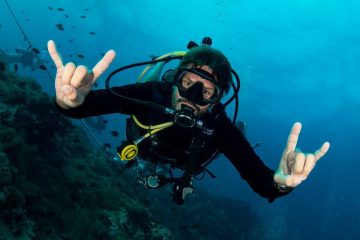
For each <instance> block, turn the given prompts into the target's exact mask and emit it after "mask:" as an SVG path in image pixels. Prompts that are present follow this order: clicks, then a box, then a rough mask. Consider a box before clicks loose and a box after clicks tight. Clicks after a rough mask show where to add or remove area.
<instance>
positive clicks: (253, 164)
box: [217, 117, 289, 202]
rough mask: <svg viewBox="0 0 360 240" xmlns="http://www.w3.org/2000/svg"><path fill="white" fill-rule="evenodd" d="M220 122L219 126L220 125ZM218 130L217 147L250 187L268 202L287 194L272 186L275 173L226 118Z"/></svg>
mask: <svg viewBox="0 0 360 240" xmlns="http://www.w3.org/2000/svg"><path fill="white" fill-rule="evenodd" d="M220 122H221V124H220ZM220 122H219V123H218V124H217V125H218V126H217V128H218V129H219V132H220V134H219V138H218V147H219V150H220V152H222V153H223V154H224V155H225V156H226V157H227V158H228V159H229V160H230V161H231V163H232V164H233V166H234V167H235V168H236V169H237V171H238V172H239V173H240V176H241V177H242V178H243V179H244V180H245V181H246V182H247V183H248V184H249V185H250V187H251V188H252V189H253V191H255V192H256V193H258V194H259V195H260V196H262V197H264V198H268V200H269V202H273V201H274V200H275V198H277V197H280V196H283V195H286V194H288V193H289V192H280V191H279V190H278V189H277V188H276V187H275V185H274V180H273V177H274V174H275V171H274V170H272V169H270V168H269V167H267V166H266V165H265V164H264V163H263V161H262V160H261V159H260V157H259V156H258V155H257V154H256V153H255V151H254V149H253V148H252V147H251V145H250V143H249V142H248V141H247V139H246V138H245V136H244V135H243V134H242V133H241V132H240V130H239V129H238V128H237V127H236V126H235V125H234V124H232V122H231V121H230V119H229V118H228V117H224V118H222V120H221V121H220Z"/></svg>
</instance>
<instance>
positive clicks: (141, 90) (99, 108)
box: [56, 82, 161, 118]
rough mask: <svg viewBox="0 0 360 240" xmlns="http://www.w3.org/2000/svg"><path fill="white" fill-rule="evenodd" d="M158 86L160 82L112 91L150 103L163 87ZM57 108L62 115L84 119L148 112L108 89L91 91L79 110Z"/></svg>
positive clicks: (134, 85) (118, 88)
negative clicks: (156, 92) (113, 114)
mask: <svg viewBox="0 0 360 240" xmlns="http://www.w3.org/2000/svg"><path fill="white" fill-rule="evenodd" d="M158 85H159V82H156V83H155V82H148V83H139V84H131V85H125V86H121V87H114V88H112V89H113V90H114V91H115V92H116V93H119V94H121V95H123V96H126V97H130V98H136V99H141V100H145V101H149V100H150V99H151V98H152V96H153V94H154V90H156V88H158V87H161V86H160V85H159V86H158ZM56 105H57V104H56ZM57 108H58V110H59V111H60V112H61V113H62V114H64V115H65V116H67V117H71V118H84V117H91V116H97V115H103V114H111V113H122V114H139V113H144V112H146V111H147V110H148V108H147V107H145V106H143V105H139V104H135V103H134V102H132V101H129V100H125V99H122V98H119V97H116V96H114V95H112V94H111V93H109V92H108V91H107V90H106V89H101V90H92V91H90V93H89V94H88V95H87V96H86V98H85V101H84V103H83V104H82V105H80V106H79V107H77V108H72V109H63V108H61V107H60V106H59V105H57Z"/></svg>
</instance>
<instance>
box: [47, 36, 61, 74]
mask: <svg viewBox="0 0 360 240" xmlns="http://www.w3.org/2000/svg"><path fill="white" fill-rule="evenodd" d="M47 46H48V52H49V54H50V57H51V59H52V60H53V61H54V63H55V66H56V68H57V69H59V68H63V67H64V64H63V62H62V60H61V57H60V55H59V53H58V51H57V49H56V45H55V42H54V41H53V40H49V41H48V44H47Z"/></svg>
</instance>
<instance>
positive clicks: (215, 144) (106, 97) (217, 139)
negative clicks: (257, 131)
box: [58, 82, 287, 202]
mask: <svg viewBox="0 0 360 240" xmlns="http://www.w3.org/2000/svg"><path fill="white" fill-rule="evenodd" d="M113 90H114V91H115V92H118V93H120V94H121V95H124V96H127V97H131V98H136V99H142V100H146V101H151V102H155V103H158V104H161V105H163V106H166V107H171V93H172V84H171V83H169V82H148V83H141V84H132V85H126V86H121V87H115V88H113ZM58 109H59V111H60V112H61V113H63V114H64V115H66V116H68V117H72V118H84V117H89V116H96V115H102V114H111V113H121V114H129V115H130V114H134V115H136V116H137V117H138V118H139V120H140V122H142V123H143V124H145V125H150V124H160V123H163V122H165V121H169V120H170V119H169V118H167V117H166V116H162V115H160V114H158V113H156V112H154V110H152V109H150V108H148V107H145V106H143V105H138V104H134V103H133V102H131V101H128V100H124V99H120V98H118V97H116V96H113V95H112V94H110V93H109V92H108V91H106V90H93V91H91V92H90V93H89V94H88V96H87V97H86V99H85V101H84V103H83V104H82V105H81V106H79V107H77V108H74V109H70V110H64V109H62V108H60V107H59V106H58ZM214 109H216V110H214V111H212V114H210V113H208V114H205V115H204V116H203V117H202V119H203V120H204V122H206V119H210V118H211V116H214V114H216V116H217V117H216V120H215V121H214V129H215V135H214V138H213V139H212V140H211V143H210V144H209V146H208V148H212V149H215V148H216V149H217V150H218V151H219V152H220V153H222V154H224V155H225V156H226V157H227V158H228V159H229V160H230V161H231V163H232V164H233V165H234V167H235V168H236V169H237V170H238V172H239V173H240V175H241V177H242V178H243V179H244V180H245V181H247V183H248V184H249V185H250V186H251V188H252V189H253V190H254V191H255V192H256V193H258V194H259V195H260V196H262V197H264V198H268V199H269V201H270V202H271V201H273V200H274V199H275V198H277V197H280V196H282V195H285V194H287V193H282V192H279V191H278V189H277V188H276V187H275V186H274V184H273V176H274V171H273V170H272V169H270V168H268V167H267V166H265V165H264V163H263V162H262V160H261V159H260V158H259V157H258V156H257V155H256V153H255V152H254V150H253V148H252V147H251V145H250V143H249V142H248V141H247V139H246V138H245V137H244V136H243V134H242V133H241V131H240V130H239V129H238V128H237V127H236V126H235V125H234V124H233V123H232V122H231V120H230V119H229V118H228V117H227V116H226V113H225V111H224V108H223V107H222V104H217V106H216V107H215V108H214ZM211 119H213V118H211ZM191 134H192V132H191V130H186V129H184V128H181V127H177V126H173V127H170V128H168V129H165V130H162V131H160V132H159V133H158V134H157V135H158V141H159V143H160V144H159V145H158V146H157V151H158V152H161V153H162V154H163V155H168V156H169V157H172V156H171V155H175V156H176V157H179V154H181V152H184V151H185V150H186V149H187V148H188V146H189V144H190V142H191V139H192V136H191ZM161 143H164V144H161ZM147 144H149V143H146V142H145V143H144V144H143V145H142V146H145V147H143V148H142V149H140V155H143V156H145V155H146V154H147V153H146V149H148V148H149V147H150V146H149V145H147ZM205 155H206V153H205ZM205 158H206V156H204V159H205ZM178 165H179V166H180V167H181V163H180V164H178Z"/></svg>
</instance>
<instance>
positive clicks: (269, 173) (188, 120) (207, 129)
mask: <svg viewBox="0 0 360 240" xmlns="http://www.w3.org/2000/svg"><path fill="white" fill-rule="evenodd" d="M48 51H49V54H50V56H51V58H52V59H53V61H54V63H55V65H56V68H57V73H56V79H55V81H56V82H55V90H56V98H55V102H56V106H57V108H58V110H59V111H60V112H61V113H62V114H64V115H65V116H68V117H72V118H78V119H80V118H85V117H90V116H98V115H103V114H113V113H120V114H127V115H131V117H130V118H129V119H128V121H127V129H126V135H127V141H125V142H123V143H122V144H121V146H119V147H118V148H117V152H118V154H119V157H120V158H121V159H122V160H124V161H129V162H131V161H133V163H134V164H136V165H139V179H138V181H139V182H141V183H142V184H144V185H145V186H146V187H148V188H159V187H161V186H164V185H165V184H173V201H175V202H176V203H177V204H183V203H184V199H185V198H186V197H187V196H188V195H189V194H191V193H193V191H194V189H193V180H194V179H197V178H199V175H204V174H205V173H208V174H209V175H210V176H212V175H213V174H212V173H211V172H210V171H208V170H207V169H206V167H207V166H208V165H209V164H210V163H211V162H212V161H213V160H214V159H215V158H216V157H217V156H218V154H223V155H224V156H225V157H226V158H227V159H228V160H229V161H230V162H231V163H232V165H233V166H234V167H235V168H236V169H237V171H238V172H239V174H240V176H241V177H242V178H243V179H244V180H245V181H246V182H247V183H248V184H249V186H250V187H251V188H252V189H253V191H255V192H256V193H258V194H259V195H260V196H262V197H264V198H267V199H268V200H269V202H272V201H274V200H275V199H276V198H278V197H280V196H283V195H286V194H288V193H289V192H291V191H292V190H293V188H295V187H296V186H298V185H299V184H300V183H301V182H302V181H304V180H305V179H306V178H307V177H308V175H309V173H310V172H311V171H312V170H313V168H314V166H315V164H316V162H317V161H318V160H319V159H320V158H321V157H323V156H324V155H325V154H326V152H327V151H328V149H329V147H330V144H329V143H328V142H325V143H324V144H323V145H322V146H321V148H320V149H319V150H318V151H316V152H315V153H307V154H305V153H303V152H301V151H300V150H299V149H297V148H296V145H297V141H298V137H299V134H300V131H301V123H299V122H296V123H295V124H294V125H293V127H292V129H291V132H290V135H289V138H288V140H287V144H286V146H285V149H284V151H283V153H282V156H281V159H280V164H279V166H278V169H277V170H276V171H274V170H272V169H270V168H269V167H267V166H266V165H265V164H264V163H263V161H262V160H261V159H260V157H259V156H258V155H257V154H256V153H255V151H254V149H253V147H252V146H251V144H250V143H249V142H248V140H247V139H246V137H245V136H244V134H243V133H242V131H241V129H239V127H237V126H236V117H234V119H233V120H231V119H230V118H229V117H228V116H227V114H226V112H225V108H226V106H227V105H228V104H229V102H231V101H232V100H234V99H236V102H237V93H238V92H239V89H240V79H239V78H238V76H237V74H236V72H235V71H234V70H233V69H232V68H231V65H230V63H229V61H228V59H227V58H226V57H225V56H224V55H223V53H222V52H220V51H219V50H217V49H215V48H213V47H212V46H211V39H210V38H204V40H203V42H202V45H198V44H196V43H194V42H192V41H191V42H190V43H189V45H188V51H186V52H184V53H181V54H180V53H173V54H169V55H166V56H162V57H160V58H157V59H156V60H154V61H150V62H144V63H139V64H132V65H129V66H125V67H122V68H119V69H117V70H115V71H113V72H112V73H111V74H110V75H109V76H108V78H107V79H106V84H105V85H106V89H98V90H93V89H92V85H93V84H94V83H95V81H96V80H97V79H98V78H99V77H100V76H101V75H102V74H103V73H104V72H105V70H106V69H107V68H108V67H109V65H110V64H111V62H112V61H113V60H114V58H115V51H114V50H109V51H108V52H107V53H106V54H105V55H104V57H103V58H102V59H101V60H100V61H99V62H98V63H97V64H96V65H95V66H94V67H93V68H92V70H89V69H88V68H87V67H85V66H82V65H79V66H76V65H75V64H74V63H72V62H69V63H67V64H66V65H64V63H63V61H62V59H61V58H60V55H59V53H58V51H57V49H56V45H55V42H54V41H52V40H50V41H49V42H48ZM172 59H179V60H180V63H179V65H178V67H177V68H176V69H174V70H170V71H167V72H165V73H164V74H163V79H162V80H161V81H148V82H144V83H142V82H140V83H135V84H129V85H124V86H116V87H110V83H109V82H110V79H111V78H112V77H113V76H114V75H115V74H117V73H118V72H120V71H122V70H125V69H127V68H130V67H136V66H141V65H146V64H152V65H153V66H154V64H156V63H158V62H162V61H171V60H172ZM232 75H234V76H235V78H236V80H237V84H234V82H233V77H232ZM231 88H232V89H233V91H234V95H233V96H232V97H230V99H229V100H228V101H227V102H226V103H222V102H221V99H222V98H223V97H224V96H225V95H226V94H227V93H228V92H229V90H230V89H231ZM235 111H236V113H235V116H236V114H237V104H236V109H235ZM140 161H144V162H146V165H151V166H152V169H151V168H150V169H149V168H147V169H146V171H142V169H144V168H143V167H140V165H142V166H143V165H144V164H142V163H138V162H140ZM158 165H166V166H168V169H169V174H168V176H166V174H165V173H164V171H157V166H158ZM161 169H162V170H163V168H161ZM172 170H180V172H181V173H182V175H181V176H174V174H173V172H172ZM169 175H170V176H169Z"/></svg>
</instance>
